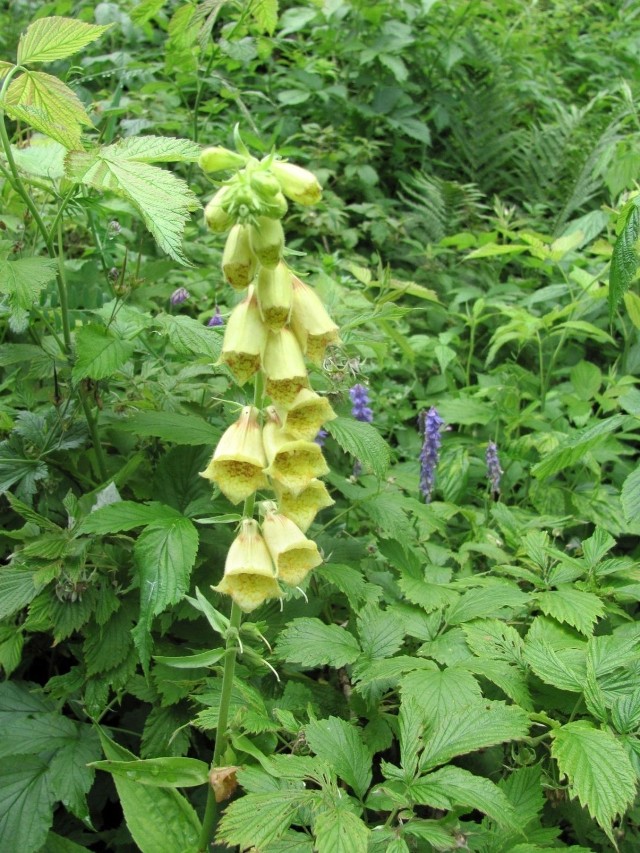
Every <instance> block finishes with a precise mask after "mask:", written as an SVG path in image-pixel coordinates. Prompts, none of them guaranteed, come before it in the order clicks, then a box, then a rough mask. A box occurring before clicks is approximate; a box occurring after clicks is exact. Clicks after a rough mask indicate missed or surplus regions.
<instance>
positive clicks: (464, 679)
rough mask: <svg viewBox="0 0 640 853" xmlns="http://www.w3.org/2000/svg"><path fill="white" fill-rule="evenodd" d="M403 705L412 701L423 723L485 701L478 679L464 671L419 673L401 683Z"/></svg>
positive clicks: (412, 673)
mask: <svg viewBox="0 0 640 853" xmlns="http://www.w3.org/2000/svg"><path fill="white" fill-rule="evenodd" d="M400 689H401V692H402V698H403V702H404V700H405V698H407V699H411V700H413V701H414V702H415V703H416V704H417V706H418V707H419V708H420V709H421V711H422V713H423V720H424V721H425V722H427V721H429V720H437V719H440V718H442V717H443V716H447V715H448V714H450V713H452V712H453V711H456V710H459V709H460V708H465V707H467V706H469V705H473V704H474V702H478V701H482V692H481V690H480V685H479V684H478V682H477V681H476V679H475V678H474V677H473V675H471V673H470V672H468V671H467V670H465V669H462V668H460V667H455V666H451V667H447V668H446V669H443V670H429V671H424V670H416V671H415V672H410V673H409V674H408V675H405V676H404V677H403V678H402V680H401V681H400Z"/></svg>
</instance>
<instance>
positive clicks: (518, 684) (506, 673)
mask: <svg viewBox="0 0 640 853" xmlns="http://www.w3.org/2000/svg"><path fill="white" fill-rule="evenodd" d="M460 666H461V667H464V668H465V669H467V670H469V672H472V673H474V675H481V676H483V677H484V678H486V679H487V680H488V681H491V682H492V683H493V684H495V685H496V686H497V687H499V688H500V690H502V692H503V693H505V694H506V695H507V696H508V697H509V699H512V700H513V701H514V702H515V703H516V705H520V707H521V708H524V709H525V710H526V711H533V702H532V701H531V695H530V694H529V688H528V687H527V682H526V680H525V678H524V676H523V675H522V673H521V671H520V669H519V668H518V667H516V666H514V665H512V664H509V663H507V662H506V661H503V660H492V659H491V658H490V657H486V658H470V659H468V660H464V661H461V663H460Z"/></svg>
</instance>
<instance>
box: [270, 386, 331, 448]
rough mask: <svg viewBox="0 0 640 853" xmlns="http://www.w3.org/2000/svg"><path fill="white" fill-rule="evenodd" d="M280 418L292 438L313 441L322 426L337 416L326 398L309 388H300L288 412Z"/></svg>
mask: <svg viewBox="0 0 640 853" xmlns="http://www.w3.org/2000/svg"><path fill="white" fill-rule="evenodd" d="M280 417H281V418H282V423H283V427H284V429H285V430H286V431H287V432H288V433H289V434H290V435H292V436H293V437H294V438H304V439H306V440H307V441H313V439H315V438H316V436H317V435H318V431H319V429H320V427H321V426H322V424H325V423H326V422H327V421H332V420H334V419H335V418H337V417H338V416H337V415H336V413H335V412H334V411H333V409H332V408H331V404H330V403H329V401H328V400H327V398H326V397H321V396H320V395H319V394H316V392H315V391H311V390H310V389H309V388H301V389H300V391H298V393H297V394H296V397H295V399H294V401H293V403H292V404H291V408H290V409H289V410H288V411H285V412H283V413H282V414H281V415H280Z"/></svg>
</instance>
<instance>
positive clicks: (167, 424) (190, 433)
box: [114, 412, 220, 446]
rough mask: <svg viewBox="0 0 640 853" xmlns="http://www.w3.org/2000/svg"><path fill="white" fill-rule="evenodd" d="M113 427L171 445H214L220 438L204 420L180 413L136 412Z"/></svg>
mask: <svg viewBox="0 0 640 853" xmlns="http://www.w3.org/2000/svg"><path fill="white" fill-rule="evenodd" d="M114 427H115V428H116V429H119V430H122V431H124V432H133V433H135V434H136V435H151V436H155V437H156V438H161V439H162V440H163V441H170V442H171V443H172V444H184V445H193V446H198V445H202V444H207V445H215V444H217V443H218V440H219V438H220V430H219V429H218V428H217V427H214V426H212V425H211V424H210V423H209V422H208V421H205V419H204V418H201V417H199V416H198V415H183V414H180V412H136V413H135V414H134V415H132V416H131V417H129V418H127V419H126V420H123V421H116V422H115V423H114Z"/></svg>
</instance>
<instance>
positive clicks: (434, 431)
mask: <svg viewBox="0 0 640 853" xmlns="http://www.w3.org/2000/svg"><path fill="white" fill-rule="evenodd" d="M418 425H419V427H420V429H421V430H422V434H423V436H424V441H423V443H422V450H421V451H420V491H421V492H422V494H423V495H424V499H425V501H426V502H427V503H429V501H430V500H431V493H432V492H433V487H434V485H435V481H436V467H437V465H438V460H439V459H440V445H441V443H442V436H441V434H440V433H441V431H442V429H443V427H444V421H443V420H442V418H441V417H440V415H439V414H438V410H437V409H436V408H435V406H432V407H431V408H430V409H429V411H428V412H420V415H419V416H418Z"/></svg>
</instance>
